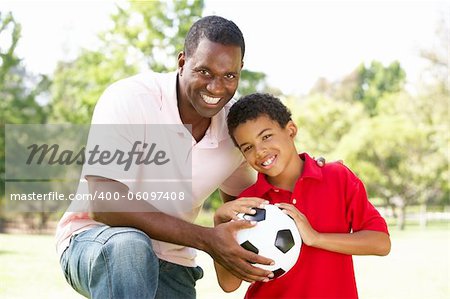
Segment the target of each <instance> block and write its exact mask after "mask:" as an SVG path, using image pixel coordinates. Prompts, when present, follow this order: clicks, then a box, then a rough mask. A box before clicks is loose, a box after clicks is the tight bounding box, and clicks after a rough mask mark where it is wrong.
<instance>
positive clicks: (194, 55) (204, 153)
mask: <svg viewBox="0 0 450 299" xmlns="http://www.w3.org/2000/svg"><path fill="white" fill-rule="evenodd" d="M244 52H245V44H244V38H243V36H242V33H241V31H240V30H239V28H238V27H237V26H236V25H235V24H234V23H233V22H231V21H229V20H226V19H224V18H221V17H218V16H209V17H205V18H202V19H200V20H199V21H197V22H196V23H195V24H194V25H193V26H192V27H191V29H190V31H189V32H188V34H187V36H186V40H185V46H184V51H183V52H181V53H180V54H179V55H178V70H177V72H176V73H175V72H174V73H169V74H156V73H144V74H139V75H136V76H134V77H131V78H127V79H124V80H121V81H119V82H117V83H115V84H113V85H112V86H110V87H109V88H108V89H107V90H106V91H105V92H104V94H103V95H102V97H101V98H100V100H99V101H98V103H97V105H96V108H95V111H94V115H93V119H92V124H180V125H191V126H192V127H191V135H190V136H189V142H191V141H192V150H191V155H192V198H191V199H190V200H191V202H190V206H191V208H190V209H189V210H183V211H181V212H180V211H176V210H177V206H176V205H177V202H175V201H174V202H168V203H167V202H166V203H165V205H164V207H163V208H164V209H159V207H157V210H156V211H145V210H143V211H136V210H135V211H132V212H120V211H119V212H107V211H105V212H100V210H94V211H93V212H92V213H91V214H90V216H91V217H89V214H88V213H87V212H66V213H65V214H64V216H63V218H62V219H61V221H60V223H59V225H58V230H57V247H58V248H57V249H58V253H59V254H60V255H61V266H62V268H63V270H64V273H65V276H66V279H67V281H68V282H69V283H70V284H71V285H72V287H73V288H74V289H75V290H76V291H78V292H79V293H80V294H82V295H84V296H86V297H92V298H171V299H174V298H195V295H196V294H195V281H196V280H197V279H199V278H201V277H202V275H203V272H202V270H201V268H200V267H198V266H197V265H196V264H195V250H194V249H192V248H197V249H200V250H203V251H205V252H207V253H208V254H209V255H210V256H211V257H212V258H213V259H214V260H215V261H217V262H218V263H220V264H221V265H223V266H224V267H225V268H226V269H227V270H228V271H230V272H231V273H233V274H234V275H235V276H236V277H239V278H241V279H243V280H246V281H261V280H264V279H266V278H267V277H272V275H273V274H272V273H271V272H269V271H266V270H263V269H260V268H256V267H253V266H252V265H251V263H260V264H269V263H271V260H270V259H267V258H264V257H261V256H258V255H256V254H254V253H252V252H249V251H246V250H244V249H242V248H241V247H240V246H238V244H237V243H236V242H233V237H232V236H233V233H234V232H235V231H236V230H238V229H241V228H244V227H249V226H251V224H250V223H247V222H245V221H242V222H233V223H227V224H223V225H220V226H217V227H215V228H206V227H201V226H198V225H194V224H192V222H193V221H194V220H195V218H196V216H197V214H198V212H199V211H200V209H201V206H202V204H203V202H204V200H205V199H206V198H207V197H208V196H209V195H210V194H211V193H212V192H213V191H214V190H215V189H217V188H219V189H220V190H221V196H222V198H223V199H224V200H225V201H227V200H231V199H233V198H234V197H233V196H237V195H238V194H239V193H240V192H241V191H242V190H244V189H245V188H246V187H248V186H249V185H251V184H252V183H253V182H254V180H255V176H254V173H252V172H249V169H248V167H247V165H246V164H245V162H244V159H243V158H242V157H241V155H240V153H239V151H238V150H237V149H235V148H234V145H233V143H232V141H231V139H230V138H229V136H228V132H227V129H226V114H227V111H228V110H229V108H230V106H231V104H232V103H230V100H231V99H232V97H233V95H234V93H235V92H236V89H237V87H238V82H239V76H240V71H241V69H242V66H243V57H244ZM111 131H112V132H111ZM122 133H123V132H122ZM108 134H110V135H108V139H110V140H118V141H117V146H119V147H120V146H121V145H122V144H123V143H125V142H126V141H127V140H126V138H127V137H128V134H126V133H123V134H121V132H115V131H114V130H109V131H108ZM131 134H134V132H132V133H131ZM181 135H182V134H181ZM139 171H145V169H139V170H137V171H136V172H133V173H136V176H135V177H133V178H132V180H129V177H128V180H127V179H124V176H122V174H121V173H118V172H116V171H115V170H112V169H109V168H108V166H104V167H103V168H93V167H89V166H86V167H85V168H84V170H83V174H84V177H85V178H86V179H87V181H88V185H89V191H90V193H91V194H100V193H102V192H104V193H108V194H120V197H123V196H127V195H128V194H129V192H130V191H131V192H151V191H152V190H148V189H146V188H145V187H136V186H135V185H136V184H134V183H135V182H136V181H139V180H140V178H139V173H140V172H139ZM126 175H129V172H128V173H127V174H126ZM250 202H251V204H250V203H249V209H250V208H251V207H252V206H254V205H259V204H262V203H263V200H262V199H252V200H251V201H250ZM161 210H164V213H163V212H160V211H161Z"/></svg>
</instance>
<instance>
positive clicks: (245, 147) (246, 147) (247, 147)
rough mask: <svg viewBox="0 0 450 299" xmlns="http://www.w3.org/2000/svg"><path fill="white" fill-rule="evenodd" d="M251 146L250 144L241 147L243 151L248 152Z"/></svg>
mask: <svg viewBox="0 0 450 299" xmlns="http://www.w3.org/2000/svg"><path fill="white" fill-rule="evenodd" d="M251 148H252V146H251V145H247V146H244V147H243V148H242V152H243V153H245V152H248V151H249V150H251Z"/></svg>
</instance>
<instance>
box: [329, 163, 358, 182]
mask: <svg viewBox="0 0 450 299" xmlns="http://www.w3.org/2000/svg"><path fill="white" fill-rule="evenodd" d="M321 170H322V175H323V178H324V179H339V180H346V181H351V182H355V183H356V182H358V181H360V179H359V178H358V177H357V176H356V174H355V173H354V172H353V171H352V170H351V169H350V168H349V167H348V166H347V165H345V164H344V162H329V163H326V164H325V165H324V166H323V167H322V168H321Z"/></svg>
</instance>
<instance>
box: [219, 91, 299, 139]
mask: <svg viewBox="0 0 450 299" xmlns="http://www.w3.org/2000/svg"><path fill="white" fill-rule="evenodd" d="M263 115H265V116H267V117H269V118H270V119H272V120H273V121H276V122H277V123H278V124H279V125H280V127H282V128H284V127H285V126H286V125H287V123H288V122H289V121H290V120H292V118H291V112H290V111H289V109H288V108H287V107H286V106H285V105H284V104H283V103H282V102H281V101H280V99H278V98H276V97H275V96H273V95H271V94H268V93H253V94H249V95H247V96H244V97H242V98H240V99H239V100H238V101H237V102H236V103H235V104H234V105H233V106H231V108H230V112H229V113H228V116H227V125H228V134H230V136H231V139H232V140H233V142H234V144H235V145H236V146H237V144H236V140H235V139H234V131H235V130H236V128H237V127H238V126H239V125H240V124H243V123H245V122H247V121H248V120H253V119H256V118H258V117H260V116H263Z"/></svg>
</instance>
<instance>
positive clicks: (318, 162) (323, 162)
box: [313, 157, 326, 167]
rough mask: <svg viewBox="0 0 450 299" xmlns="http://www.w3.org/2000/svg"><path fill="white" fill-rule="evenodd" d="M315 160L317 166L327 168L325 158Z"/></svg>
mask: <svg viewBox="0 0 450 299" xmlns="http://www.w3.org/2000/svg"><path fill="white" fill-rule="evenodd" d="M313 159H314V160H316V163H317V166H319V167H324V166H325V162H326V161H325V158H324V157H318V158H317V159H316V158H315V157H313Z"/></svg>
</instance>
